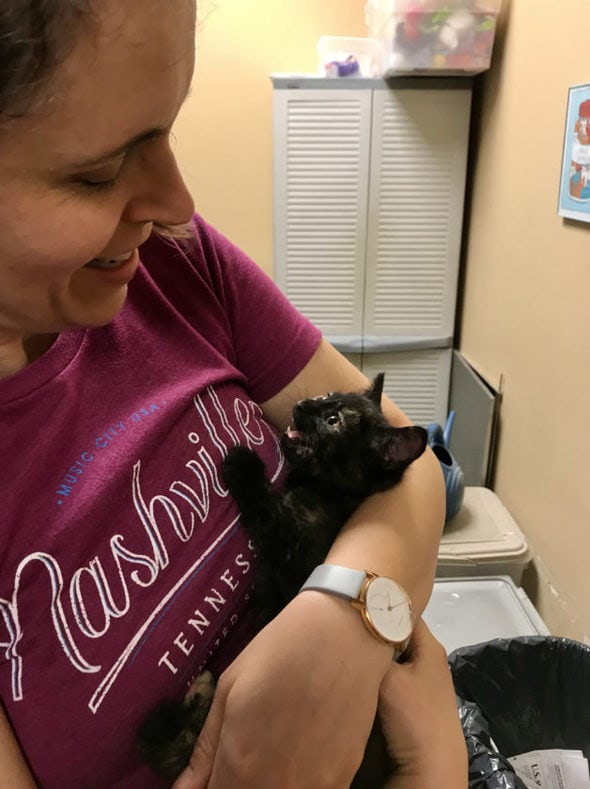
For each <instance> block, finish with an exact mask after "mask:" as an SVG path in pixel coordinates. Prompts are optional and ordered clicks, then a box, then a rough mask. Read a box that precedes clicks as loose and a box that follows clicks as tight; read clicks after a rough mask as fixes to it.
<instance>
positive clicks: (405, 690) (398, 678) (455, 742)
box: [379, 620, 468, 789]
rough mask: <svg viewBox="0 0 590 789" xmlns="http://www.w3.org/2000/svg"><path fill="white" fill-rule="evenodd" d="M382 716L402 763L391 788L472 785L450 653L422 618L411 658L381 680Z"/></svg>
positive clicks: (461, 788) (462, 788)
mask: <svg viewBox="0 0 590 789" xmlns="http://www.w3.org/2000/svg"><path fill="white" fill-rule="evenodd" d="M379 717H380V718H381V725H382V727H383V732H384V734H385V737H386V739H387V743H388V746H389V748H390V750H391V752H392V753H393V754H394V755H395V758H396V761H397V763H398V765H399V768H398V771H397V773H396V775H395V776H394V777H393V778H392V779H391V781H390V782H389V784H388V789H439V787H441V786H444V787H445V789H467V783H468V777H467V771H468V770H467V747H466V744H465V736H464V734H463V730H462V728H461V723H460V721H459V714H458V712H457V702H456V697H455V689H454V687H453V681H452V678H451V672H450V671H449V664H448V662H447V654H446V652H445V650H444V648H443V646H442V644H440V643H439V642H438V641H437V640H436V639H435V638H434V636H433V635H432V633H431V632H430V630H429V629H428V627H427V626H426V624H425V623H424V622H423V621H422V620H419V621H418V622H417V623H416V628H415V630H414V635H413V637H412V643H411V645H410V649H409V659H408V661H407V662H406V663H403V664H397V663H393V664H392V666H391V668H390V669H389V671H388V672H387V674H386V675H385V679H384V680H383V682H382V683H381V689H380V692H379Z"/></svg>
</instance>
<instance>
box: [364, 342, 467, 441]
mask: <svg viewBox="0 0 590 789" xmlns="http://www.w3.org/2000/svg"><path fill="white" fill-rule="evenodd" d="M451 359H452V350H451V348H440V349H436V348H432V349H425V350H415V351H399V352H397V353H396V352H391V353H367V354H363V357H362V364H361V369H362V371H363V372H364V373H365V375H366V376H367V377H368V378H373V377H374V376H375V375H376V374H377V373H379V372H384V373H385V383H384V391H385V393H386V394H387V395H388V396H389V397H390V398H391V399H392V400H393V401H394V402H395V403H396V405H398V406H399V407H400V408H401V409H402V411H403V412H404V413H405V414H407V415H408V416H409V417H410V419H411V420H412V421H413V422H415V423H416V424H418V425H425V426H426V425H427V424H428V423H429V422H438V423H439V424H441V425H442V424H444V423H445V421H446V419H447V408H448V397H449V383H450V375H451Z"/></svg>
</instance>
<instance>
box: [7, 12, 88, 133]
mask: <svg viewBox="0 0 590 789" xmlns="http://www.w3.org/2000/svg"><path fill="white" fill-rule="evenodd" d="M92 3H93V0H0V124H1V123H2V122H4V121H7V120H10V119H11V118H16V117H19V116H22V115H25V114H26V113H27V112H28V111H29V110H30V109H31V107H32V106H34V105H35V104H36V102H38V101H39V100H40V99H43V98H45V91H47V90H48V89H49V87H50V82H51V77H52V75H53V73H54V71H55V69H56V68H57V66H58V65H59V63H60V62H61V61H62V60H64V59H65V58H66V57H67V56H68V54H69V53H70V52H71V50H72V49H73V48H74V46H75V44H76V41H77V40H78V38H79V34H80V29H81V28H82V26H83V25H84V23H85V22H86V24H88V23H89V19H90V17H91V16H93V12H92Z"/></svg>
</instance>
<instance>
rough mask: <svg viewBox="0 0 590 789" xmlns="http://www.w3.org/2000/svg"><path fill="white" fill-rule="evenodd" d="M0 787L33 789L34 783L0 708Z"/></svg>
mask: <svg viewBox="0 0 590 789" xmlns="http://www.w3.org/2000/svg"><path fill="white" fill-rule="evenodd" d="M0 786H6V787H10V789H35V787H36V783H35V781H34V780H33V777H32V776H31V773H30V772H29V768H28V767H27V765H26V763H25V760H24V757H23V755H22V752H21V749H20V748H19V746H18V743H17V741H16V738H15V736H14V734H13V732H12V727H11V726H10V723H9V722H8V719H7V718H6V715H5V713H4V710H3V709H2V708H1V707H0Z"/></svg>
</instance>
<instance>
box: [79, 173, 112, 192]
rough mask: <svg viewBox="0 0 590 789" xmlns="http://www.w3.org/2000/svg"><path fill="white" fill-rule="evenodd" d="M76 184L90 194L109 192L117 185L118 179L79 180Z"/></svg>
mask: <svg viewBox="0 0 590 789" xmlns="http://www.w3.org/2000/svg"><path fill="white" fill-rule="evenodd" d="M76 183H77V184H78V185H79V186H81V187H82V188H83V189H86V190H87V191H89V192H108V191H110V190H111V189H114V187H115V186H116V185H117V177H115V178H103V179H100V180H95V179H93V178H79V179H77V181H76Z"/></svg>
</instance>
